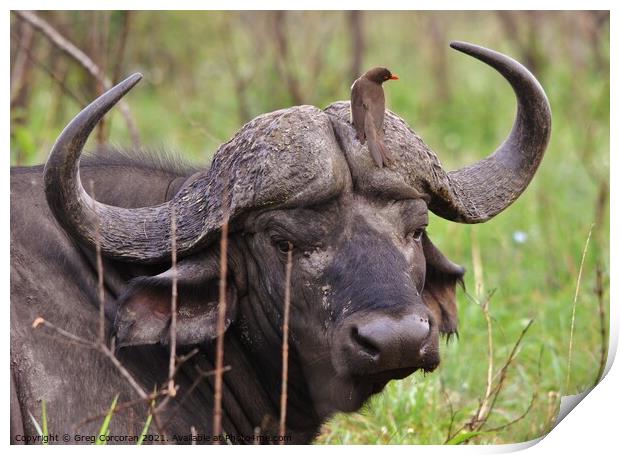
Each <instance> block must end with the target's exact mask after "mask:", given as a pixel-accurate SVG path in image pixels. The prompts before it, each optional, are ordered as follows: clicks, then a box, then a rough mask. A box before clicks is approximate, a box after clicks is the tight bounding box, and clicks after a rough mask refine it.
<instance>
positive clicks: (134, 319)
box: [114, 254, 237, 348]
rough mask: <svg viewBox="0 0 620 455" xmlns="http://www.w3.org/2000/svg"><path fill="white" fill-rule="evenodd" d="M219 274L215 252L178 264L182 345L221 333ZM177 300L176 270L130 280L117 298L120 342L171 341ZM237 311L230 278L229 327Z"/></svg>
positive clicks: (116, 324) (179, 341)
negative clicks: (173, 304) (174, 289)
mask: <svg viewBox="0 0 620 455" xmlns="http://www.w3.org/2000/svg"><path fill="white" fill-rule="evenodd" d="M218 275H219V267H218V260H217V256H216V255H214V254H212V255H210V256H200V257H190V258H185V259H183V260H181V261H179V263H178V264H177V324H176V342H177V344H178V345H180V346H182V345H190V344H197V343H201V342H204V341H209V340H212V339H214V338H216V337H217V318H218V308H219V305H218V302H219V288H218V284H219V276H218ZM171 301H172V269H168V270H167V271H165V272H163V273H160V274H159V275H156V276H146V277H144V276H143V277H138V278H135V279H133V280H132V281H130V282H129V285H128V287H127V290H126V291H125V292H124V294H123V295H122V296H121V297H120V299H119V300H118V301H117V311H116V318H115V320H114V331H115V337H116V346H117V347H118V348H120V347H123V346H135V345H145V344H156V343H160V344H168V343H169V342H170V320H171V316H170V315H171V312H170V309H171ZM236 310H237V290H236V287H235V285H234V284H233V283H232V280H227V289H226V323H225V327H226V328H228V326H229V325H230V323H231V322H232V320H233V319H234V318H235V314H236Z"/></svg>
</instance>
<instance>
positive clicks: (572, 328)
mask: <svg viewBox="0 0 620 455" xmlns="http://www.w3.org/2000/svg"><path fill="white" fill-rule="evenodd" d="M593 228H594V224H592V225H590V230H589V231H588V238H587V239H586V244H585V245H584V247H583V252H582V253H581V262H580V263H579V272H578V273H577V285H576V286H575V297H574V298H573V313H572V316H571V322H570V338H569V340H568V365H567V367H566V370H567V371H566V385H565V389H564V390H565V392H566V393H568V387H569V385H570V367H571V361H572V357H573V336H574V333H575V310H576V308H577V298H578V297H579V288H580V286H581V274H582V272H583V264H584V262H585V260H586V253H587V251H588V245H589V244H590V237H591V236H592V229H593Z"/></svg>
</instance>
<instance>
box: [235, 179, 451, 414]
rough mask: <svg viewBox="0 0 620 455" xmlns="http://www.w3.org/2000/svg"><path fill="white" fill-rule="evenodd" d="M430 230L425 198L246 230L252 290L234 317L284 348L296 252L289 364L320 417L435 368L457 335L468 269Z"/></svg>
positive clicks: (294, 215)
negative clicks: (458, 298) (287, 291)
mask: <svg viewBox="0 0 620 455" xmlns="http://www.w3.org/2000/svg"><path fill="white" fill-rule="evenodd" d="M427 224H428V215H427V208H426V203H425V202H424V201H423V200H422V199H403V200H382V199H370V198H366V197H361V196H358V195H355V194H354V193H353V192H351V191H345V192H344V194H341V195H339V196H338V197H336V198H334V199H333V200H331V201H328V202H325V203H323V204H320V205H319V206H316V207H311V208H306V209H289V210H275V211H265V212H263V213H259V214H256V215H252V216H251V217H248V219H247V220H246V221H245V228H244V232H245V234H244V236H243V242H244V245H245V247H246V250H247V253H246V261H247V269H248V270H250V271H251V274H252V276H253V277H254V278H255V281H256V282H255V284H253V285H252V289H251V290H250V291H249V294H250V296H249V297H248V303H249V305H248V307H247V308H244V306H240V308H239V311H240V313H239V315H238V318H240V319H241V320H242V325H243V326H245V327H250V328H251V331H250V333H253V334H256V333H260V334H261V335H260V338H261V340H262V341H263V342H265V343H267V342H268V340H269V339H270V338H271V340H272V342H273V344H274V349H276V350H277V347H278V346H279V345H280V343H281V335H280V333H281V329H280V327H281V321H282V314H283V308H282V305H283V302H284V286H283V283H285V266H286V262H287V253H288V249H289V247H290V246H292V277H291V328H290V330H291V332H290V337H291V344H292V347H293V348H292V349H293V352H294V357H293V358H292V361H293V362H296V364H297V366H298V368H300V369H301V370H302V372H303V376H304V377H306V378H307V383H308V384H309V391H310V394H311V396H312V401H313V404H314V407H315V410H316V412H317V414H318V415H320V416H322V417H325V416H327V415H329V414H331V413H333V412H334V411H353V410H356V409H358V408H359V407H360V406H361V405H362V404H363V403H364V401H365V400H366V399H367V398H368V397H369V396H370V395H371V394H373V393H377V392H379V391H381V390H382V389H383V387H384V386H385V384H386V383H387V382H388V381H389V380H391V379H400V378H403V377H405V376H408V375H409V374H411V373H413V372H414V371H416V370H418V369H423V370H424V371H432V370H433V369H434V368H435V367H436V366H437V365H438V363H439V348H438V338H439V333H440V332H443V333H453V332H455V331H456V307H455V302H454V287H455V284H456V282H457V281H459V280H460V279H461V277H462V274H463V270H462V269H461V268H460V267H458V266H456V265H454V264H452V263H451V262H450V261H448V260H447V259H445V258H444V257H443V256H442V255H441V253H439V252H438V251H437V250H436V249H435V248H434V246H433V245H432V243H431V242H430V240H429V238H428V236H427V235H426V232H425V229H426V226H427ZM427 256H428V257H427ZM260 302H270V306H269V307H265V305H264V304H262V305H261V303H260ZM259 309H260V310H259ZM254 336H256V335H254ZM253 342H256V340H250V344H251V343H253ZM276 352H277V351H276Z"/></svg>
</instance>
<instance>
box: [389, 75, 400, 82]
mask: <svg viewBox="0 0 620 455" xmlns="http://www.w3.org/2000/svg"><path fill="white" fill-rule="evenodd" d="M390 79H391V80H393V81H397V80H398V76H397V75H396V74H392V77H390Z"/></svg>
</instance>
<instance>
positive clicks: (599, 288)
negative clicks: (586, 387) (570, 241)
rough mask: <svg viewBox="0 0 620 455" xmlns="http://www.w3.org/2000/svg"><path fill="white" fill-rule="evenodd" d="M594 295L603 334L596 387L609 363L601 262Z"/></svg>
mask: <svg viewBox="0 0 620 455" xmlns="http://www.w3.org/2000/svg"><path fill="white" fill-rule="evenodd" d="M594 293H595V294H596V301H597V302H598V315H599V322H600V327H599V328H600V333H601V356H600V359H599V367H598V374H597V375H596V380H595V381H594V385H596V384H598V383H599V381H600V380H601V379H602V378H603V374H604V372H605V364H606V363H607V321H606V319H607V318H606V311H605V295H604V294H605V290H604V287H603V270H602V266H601V264H600V262H597V263H596V287H595V288H594Z"/></svg>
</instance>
